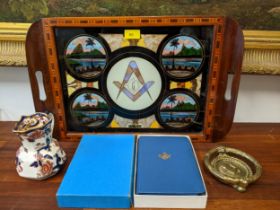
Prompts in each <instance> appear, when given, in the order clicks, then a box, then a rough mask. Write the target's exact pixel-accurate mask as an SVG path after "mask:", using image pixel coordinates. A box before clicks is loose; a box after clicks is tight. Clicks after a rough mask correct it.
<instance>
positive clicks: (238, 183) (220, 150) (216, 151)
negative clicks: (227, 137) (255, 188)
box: [204, 146, 262, 192]
mask: <svg viewBox="0 0 280 210" xmlns="http://www.w3.org/2000/svg"><path fill="white" fill-rule="evenodd" d="M220 154H225V155H226V156H229V157H234V158H237V159H239V160H240V161H242V159H240V158H239V157H242V158H243V159H244V160H246V162H244V161H243V162H244V163H245V164H247V165H248V167H249V168H251V169H252V171H253V175H252V176H250V177H244V178H237V177H236V178H233V177H230V176H226V175H223V174H221V173H220V172H218V171H217V170H216V169H215V167H213V165H212V164H211V160H213V159H214V158H215V157H218V156H219V155H220ZM247 161H248V162H250V163H251V164H248V163H247ZM204 164H205V166H206V168H207V169H208V170H209V171H210V173H211V174H212V175H213V176H214V177H216V178H217V179H218V180H220V181H221V182H224V183H226V184H230V185H232V186H233V187H234V188H235V189H236V190H238V191H239V192H244V191H246V187H247V186H248V185H249V184H250V183H252V182H255V181H256V180H257V179H258V178H259V177H260V176H261V174H262V166H261V165H260V163H259V162H258V161H257V160H256V159H255V158H254V157H253V156H251V155H249V154H247V153H245V152H243V151H241V150H238V149H235V148H231V147H226V146H218V147H215V148H213V149H211V150H209V151H208V152H207V153H206V154H205V156H204ZM251 166H254V168H252V167H251Z"/></svg>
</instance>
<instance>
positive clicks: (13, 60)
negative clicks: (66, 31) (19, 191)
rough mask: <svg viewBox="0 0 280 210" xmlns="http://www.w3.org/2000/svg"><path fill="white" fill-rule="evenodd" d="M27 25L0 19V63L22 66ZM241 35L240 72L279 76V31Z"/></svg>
mask: <svg viewBox="0 0 280 210" xmlns="http://www.w3.org/2000/svg"><path fill="white" fill-rule="evenodd" d="M155 21H156V20H155ZM113 22H114V21H113ZM77 24H80V23H77ZM96 24H99V25H101V24H103V22H102V21H99V23H96ZM128 24H129V22H128ZM30 25H31V24H30V23H6V22H2V23H1V22H0V66H26V58H25V38H26V34H27V30H28V28H29V27H30ZM243 34H244V38H245V54H244V59H243V67H242V72H243V73H253V74H275V75H277V74H278V75H280V31H256V30H244V31H243Z"/></svg>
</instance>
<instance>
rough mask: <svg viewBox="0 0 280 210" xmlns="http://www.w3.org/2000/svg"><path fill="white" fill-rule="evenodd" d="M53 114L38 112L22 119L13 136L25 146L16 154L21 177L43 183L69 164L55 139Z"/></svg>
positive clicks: (17, 167)
mask: <svg viewBox="0 0 280 210" xmlns="http://www.w3.org/2000/svg"><path fill="white" fill-rule="evenodd" d="M53 127H54V117H53V114H51V113H50V114H45V113H41V112H37V113H35V114H33V115H30V116H22V117H21V119H20V121H19V122H17V124H16V126H15V128H14V130H13V132H15V133H17V134H18V136H19V138H20V139H21V143H22V146H21V147H20V148H19V149H18V150H17V153H16V170H17V172H18V174H19V176H22V177H25V178H30V179H37V180H42V179H46V178H48V177H50V176H53V175H55V174H56V173H57V172H58V171H59V170H60V169H61V167H62V165H63V164H64V163H65V161H66V154H65V152H64V151H63V149H62V148H61V147H60V145H59V143H58V141H57V140H56V139H54V138H52V132H53Z"/></svg>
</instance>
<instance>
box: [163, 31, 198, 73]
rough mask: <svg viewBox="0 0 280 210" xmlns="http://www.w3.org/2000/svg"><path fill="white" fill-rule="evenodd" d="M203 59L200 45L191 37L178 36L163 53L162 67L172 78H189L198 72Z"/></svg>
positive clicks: (167, 45)
mask: <svg viewBox="0 0 280 210" xmlns="http://www.w3.org/2000/svg"><path fill="white" fill-rule="evenodd" d="M202 59H203V50H202V46H201V45H200V43H199V42H198V41H197V40H195V39H194V38H192V37H189V36H177V37H175V38H172V39H171V40H170V41H168V42H167V44H166V45H165V47H164V48H163V51H162V61H161V62H162V65H163V67H164V69H165V70H166V71H167V73H169V74H170V75H171V76H174V77H176V78H184V77H188V76H190V75H191V74H193V73H194V72H196V71H198V70H199V68H200V66H201V63H202Z"/></svg>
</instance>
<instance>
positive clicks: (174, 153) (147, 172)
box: [136, 136, 206, 195]
mask: <svg viewBox="0 0 280 210" xmlns="http://www.w3.org/2000/svg"><path fill="white" fill-rule="evenodd" d="M137 151H138V153H137V168H136V173H137V174H136V175H137V176H136V194H139V195H145V194H146V195H149V194H150V195H203V194H205V193H206V189H205V186H204V183H203V179H202V176H201V174H200V170H199V166H198V164H197V160H196V157H195V154H194V151H193V147H192V145H191V142H190V140H189V139H188V138H187V137H184V136H140V137H139V138H138V149H137Z"/></svg>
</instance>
